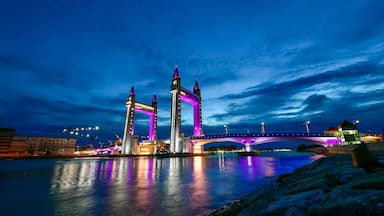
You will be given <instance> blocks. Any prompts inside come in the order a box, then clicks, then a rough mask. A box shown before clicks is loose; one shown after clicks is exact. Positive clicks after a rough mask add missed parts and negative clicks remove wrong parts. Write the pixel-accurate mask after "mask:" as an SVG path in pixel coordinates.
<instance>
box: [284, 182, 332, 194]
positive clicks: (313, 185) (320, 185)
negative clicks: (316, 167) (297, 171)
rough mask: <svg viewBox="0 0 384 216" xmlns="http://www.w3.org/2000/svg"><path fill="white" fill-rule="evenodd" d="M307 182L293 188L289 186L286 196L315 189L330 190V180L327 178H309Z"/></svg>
mask: <svg viewBox="0 0 384 216" xmlns="http://www.w3.org/2000/svg"><path fill="white" fill-rule="evenodd" d="M305 180H306V181H304V182H300V183H299V184H294V185H293V186H291V185H288V186H287V190H286V192H284V195H290V194H296V193H301V192H305V191H311V190H315V189H322V190H323V191H324V190H329V187H328V186H327V182H328V180H327V179H326V178H309V179H305Z"/></svg>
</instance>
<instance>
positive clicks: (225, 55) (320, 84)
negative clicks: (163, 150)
mask: <svg viewBox="0 0 384 216" xmlns="http://www.w3.org/2000/svg"><path fill="white" fill-rule="evenodd" d="M175 65H178V68H179V71H180V76H181V79H182V85H183V86H184V87H185V88H188V89H191V90H192V87H193V84H194V82H195V80H198V81H199V84H200V87H201V92H202V97H203V98H202V103H203V125H204V128H203V131H204V132H205V133H206V134H213V133H223V132H224V127H223V125H224V124H226V125H228V128H229V132H230V133H240V132H241V133H245V132H247V130H248V131H250V132H259V131H260V122H261V121H264V122H265V125H266V130H267V132H291V131H297V132H302V131H305V127H304V124H303V123H304V121H306V120H310V121H311V125H310V128H311V130H312V131H317V132H322V131H324V130H325V129H327V128H329V127H330V126H337V125H338V124H340V123H341V122H342V121H343V120H344V119H346V120H349V121H353V120H355V119H359V120H360V122H361V123H360V125H359V127H360V129H361V130H362V131H363V132H367V131H368V130H372V131H373V132H381V131H382V129H383V128H384V123H383V116H384V90H383V89H384V2H383V1H380V0H378V1H368V0H363V1H357V0H356V1H351V0H347V1H333V0H332V1H308V0H299V1H295V0H289V1H270V0H266V1H259V0H251V1H241V0H238V1H212V2H209V1H207V0H203V1H200V0H193V1H175V0H174V1H144V0H136V1H129V0H114V1H99V0H46V1H43V0H34V1H30V0H25V1H19V0H2V1H1V2H0V72H1V79H0V95H1V96H0V105H1V106H0V127H13V128H16V129H17V134H19V135H49V136H62V135H63V134H62V130H63V128H74V127H83V126H95V125H98V126H100V128H101V131H100V132H99V133H100V139H109V138H110V137H114V132H117V134H119V135H120V136H122V131H123V128H124V121H125V101H126V99H127V96H128V94H129V90H130V87H131V86H132V85H134V86H135V90H136V99H137V100H138V101H139V102H142V103H148V104H150V102H151V98H152V95H153V94H156V95H157V97H158V100H159V137H160V138H168V137H169V124H170V103H171V102H170V99H171V95H170V92H169V90H170V84H171V79H172V74H173V70H174V68H175ZM182 108H183V113H182V119H183V123H184V125H183V129H184V131H185V134H186V135H190V134H191V133H192V132H191V131H192V126H191V124H192V107H191V106H190V105H189V104H187V103H183V104H182ZM147 127H148V118H147V117H146V116H145V115H143V114H137V120H136V130H137V134H139V135H145V133H146V131H147Z"/></svg>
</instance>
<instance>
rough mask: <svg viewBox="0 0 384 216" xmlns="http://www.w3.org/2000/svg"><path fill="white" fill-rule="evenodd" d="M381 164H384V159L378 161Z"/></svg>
mask: <svg viewBox="0 0 384 216" xmlns="http://www.w3.org/2000/svg"><path fill="white" fill-rule="evenodd" d="M377 162H378V163H379V164H380V166H382V167H383V166H384V159H380V160H379V161H377Z"/></svg>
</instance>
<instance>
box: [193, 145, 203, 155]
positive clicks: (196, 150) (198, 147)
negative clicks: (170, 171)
mask: <svg viewBox="0 0 384 216" xmlns="http://www.w3.org/2000/svg"><path fill="white" fill-rule="evenodd" d="M203 152H204V148H203V146H202V145H199V144H193V153H194V154H201V153H203Z"/></svg>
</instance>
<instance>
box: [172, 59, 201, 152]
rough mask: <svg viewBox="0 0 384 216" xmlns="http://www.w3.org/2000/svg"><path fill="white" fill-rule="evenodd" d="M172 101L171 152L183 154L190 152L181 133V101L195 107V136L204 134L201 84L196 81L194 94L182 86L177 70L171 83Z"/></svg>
mask: <svg viewBox="0 0 384 216" xmlns="http://www.w3.org/2000/svg"><path fill="white" fill-rule="evenodd" d="M170 93H171V95H172V100H171V137H170V152H171V153H182V152H188V151H189V150H187V149H186V148H185V146H184V145H183V141H182V131H181V101H185V102H187V103H189V104H191V105H192V106H193V135H194V136H200V135H202V134H203V129H202V115H201V114H202V113H201V92H200V87H199V83H198V82H197V81H196V82H195V85H194V87H193V92H191V91H189V90H187V89H185V88H183V87H182V86H181V78H180V74H179V69H178V68H177V66H176V68H175V71H174V72H173V78H172V83H171V91H170Z"/></svg>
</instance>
